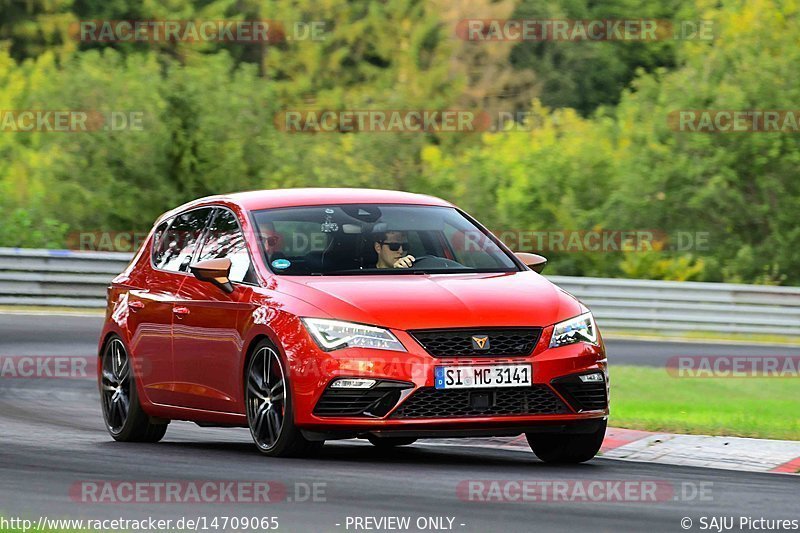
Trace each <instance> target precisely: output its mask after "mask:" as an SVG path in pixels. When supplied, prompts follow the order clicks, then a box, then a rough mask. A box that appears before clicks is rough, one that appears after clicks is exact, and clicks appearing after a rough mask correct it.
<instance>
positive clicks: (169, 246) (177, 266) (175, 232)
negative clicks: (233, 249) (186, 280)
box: [153, 207, 211, 272]
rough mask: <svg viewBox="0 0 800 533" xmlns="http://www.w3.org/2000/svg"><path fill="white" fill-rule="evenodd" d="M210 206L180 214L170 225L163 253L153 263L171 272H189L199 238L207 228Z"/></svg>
mask: <svg viewBox="0 0 800 533" xmlns="http://www.w3.org/2000/svg"><path fill="white" fill-rule="evenodd" d="M210 213H211V208H210V207H203V208H200V209H193V210H191V211H188V212H186V213H183V214H180V215H178V216H177V217H176V218H175V221H174V222H173V223H172V225H171V226H170V227H169V230H168V231H167V233H166V236H165V237H164V243H163V247H164V248H165V249H164V251H163V253H161V255H160V256H159V260H158V261H154V262H153V264H154V265H155V266H156V268H160V269H162V270H168V271H170V272H188V271H189V263H191V261H192V255H193V254H194V249H195V246H196V245H197V239H198V238H199V237H200V234H201V233H202V232H203V229H204V228H205V225H206V222H207V221H208V215H209V214H210Z"/></svg>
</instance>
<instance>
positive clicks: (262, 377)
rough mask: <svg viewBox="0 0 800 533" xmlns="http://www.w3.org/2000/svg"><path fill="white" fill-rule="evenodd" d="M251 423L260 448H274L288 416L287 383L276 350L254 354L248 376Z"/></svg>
mask: <svg viewBox="0 0 800 533" xmlns="http://www.w3.org/2000/svg"><path fill="white" fill-rule="evenodd" d="M246 401H247V422H248V425H249V426H250V432H251V433H252V435H253V440H254V441H255V443H256V445H257V446H258V447H259V448H261V449H262V450H270V449H272V448H273V447H274V446H275V444H276V443H277V441H278V438H279V437H280V435H281V430H282V429H283V423H284V417H285V415H286V381H285V374H284V371H283V364H282V363H281V360H280V357H278V354H277V353H276V352H275V350H273V349H271V348H269V347H262V348H261V349H260V350H259V351H258V352H256V353H255V355H253V358H252V360H251V361H250V368H249V370H248V375H247V392H246Z"/></svg>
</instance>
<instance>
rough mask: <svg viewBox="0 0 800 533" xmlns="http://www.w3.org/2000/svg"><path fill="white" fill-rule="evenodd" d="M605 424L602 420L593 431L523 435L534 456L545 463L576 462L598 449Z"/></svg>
mask: <svg viewBox="0 0 800 533" xmlns="http://www.w3.org/2000/svg"><path fill="white" fill-rule="evenodd" d="M606 425H607V422H606V421H605V420H603V422H602V424H600V427H599V428H598V429H597V430H596V431H595V432H593V433H571V434H561V435H550V434H546V433H526V434H525V437H527V439H528V444H530V446H531V450H533V453H535V454H536V457H538V458H539V459H541V460H542V461H544V462H545V463H560V464H577V463H583V462H586V461H588V460H590V459H592V458H593V457H594V456H595V455H597V452H599V451H600V446H602V445H603V437H605V435H606Z"/></svg>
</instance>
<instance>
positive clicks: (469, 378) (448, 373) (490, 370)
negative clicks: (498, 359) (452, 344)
mask: <svg viewBox="0 0 800 533" xmlns="http://www.w3.org/2000/svg"><path fill="white" fill-rule="evenodd" d="M532 374H533V371H532V370H531V365H530V364H528V363H526V364H516V365H474V366H472V365H471V366H437V367H436V368H435V369H434V374H433V376H434V378H435V379H434V381H435V386H436V388H437V389H482V388H486V387H524V386H526V385H531V383H532V382H533V379H532V378H533V376H532Z"/></svg>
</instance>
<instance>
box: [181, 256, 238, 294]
mask: <svg viewBox="0 0 800 533" xmlns="http://www.w3.org/2000/svg"><path fill="white" fill-rule="evenodd" d="M189 269H190V270H191V271H192V274H194V277H196V278H197V279H199V280H200V281H207V282H209V283H211V284H212V285H216V286H217V287H219V288H220V289H222V290H223V291H225V292H226V293H228V294H230V293H232V292H233V284H232V283H231V280H230V279H228V277H229V276H230V274H231V260H230V259H228V258H227V257H224V258H222V259H207V260H205V261H200V262H198V263H195V264H193V265H191V266H189Z"/></svg>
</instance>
